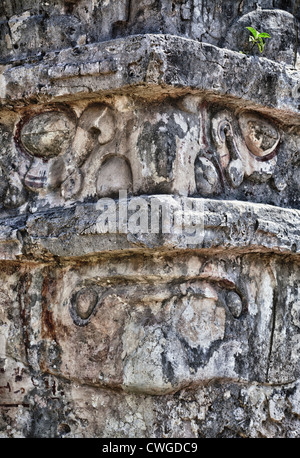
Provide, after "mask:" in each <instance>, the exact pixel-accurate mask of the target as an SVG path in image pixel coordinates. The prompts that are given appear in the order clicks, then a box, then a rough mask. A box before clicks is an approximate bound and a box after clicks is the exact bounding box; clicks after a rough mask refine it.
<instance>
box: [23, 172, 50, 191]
mask: <svg viewBox="0 0 300 458" xmlns="http://www.w3.org/2000/svg"><path fill="white" fill-rule="evenodd" d="M46 183H47V177H46V176H40V177H35V176H33V175H27V176H26V177H25V185H26V186H28V187H29V188H34V189H42V188H44V187H45V185H46Z"/></svg>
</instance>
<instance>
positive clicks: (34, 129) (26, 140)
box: [20, 111, 75, 158]
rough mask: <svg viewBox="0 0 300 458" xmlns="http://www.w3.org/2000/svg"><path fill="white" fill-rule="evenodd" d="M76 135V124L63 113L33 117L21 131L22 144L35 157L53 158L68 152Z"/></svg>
mask: <svg viewBox="0 0 300 458" xmlns="http://www.w3.org/2000/svg"><path fill="white" fill-rule="evenodd" d="M74 134H75V124H74V122H73V121H72V120H71V119H70V118H69V117H68V116H67V115H66V114H65V113H62V112H58V111H57V112H56V111H51V112H45V113H41V114H38V115H36V116H33V117H32V118H31V119H30V120H29V121H27V122H26V123H25V124H24V125H23V127H22V130H21V136H20V140H21V144H22V146H23V147H24V148H25V150H26V151H27V152H28V153H30V154H31V155H33V156H36V157H44V158H51V157H54V156H58V155H59V154H63V153H65V152H66V151H67V149H68V147H69V145H70V143H71V139H72V137H73V136H74Z"/></svg>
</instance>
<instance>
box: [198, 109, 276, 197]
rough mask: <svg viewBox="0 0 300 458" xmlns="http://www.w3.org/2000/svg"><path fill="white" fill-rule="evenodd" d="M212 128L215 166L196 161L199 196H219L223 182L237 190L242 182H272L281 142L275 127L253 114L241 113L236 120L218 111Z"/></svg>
mask: <svg viewBox="0 0 300 458" xmlns="http://www.w3.org/2000/svg"><path fill="white" fill-rule="evenodd" d="M211 127H212V137H213V140H214V143H215V145H216V148H217V154H218V157H217V159H216V158H214V160H215V161H216V160H217V162H218V165H217V166H216V165H214V164H213V163H212V161H211V160H210V159H209V158H207V157H205V158H204V157H201V156H199V157H198V158H197V160H196V163H195V176H196V182H197V189H198V192H199V193H201V194H202V195H213V194H218V193H220V192H221V187H220V186H219V183H224V181H225V180H226V179H227V180H228V183H229V185H230V186H231V187H233V188H238V187H239V186H240V185H241V184H242V182H243V181H244V179H245V178H251V180H252V181H256V182H258V183H262V182H265V181H267V180H269V179H270V178H271V176H272V174H273V173H274V171H275V167H276V163H277V159H276V154H277V147H278V144H279V142H280V134H279V131H278V129H276V127H275V126H273V125H272V124H271V123H270V122H269V121H267V120H265V119H264V118H263V117H261V116H259V115H257V114H254V113H243V114H241V115H240V116H239V119H238V120H237V119H235V118H234V117H233V114H232V113H231V112H230V111H220V112H218V113H217V114H216V115H215V116H214V117H213V118H212V122H211ZM217 176H218V177H219V179H218V178H217Z"/></svg>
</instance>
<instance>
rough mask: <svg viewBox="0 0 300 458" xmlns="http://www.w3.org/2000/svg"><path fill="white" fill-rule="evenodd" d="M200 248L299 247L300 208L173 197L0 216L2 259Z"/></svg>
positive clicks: (290, 251) (295, 250) (286, 251)
mask: <svg viewBox="0 0 300 458" xmlns="http://www.w3.org/2000/svg"><path fill="white" fill-rule="evenodd" d="M174 250H177V251H182V250H197V251H199V250H200V251H201V252H205V251H207V250H209V252H210V253H213V252H220V251H221V252H222V251H225V250H231V251H233V252H235V253H250V252H258V253H259V252H262V253H277V254H282V255H298V254H299V253H300V210H293V209H283V208H279V207H273V206H271V205H264V204H256V203H248V202H240V201H222V200H220V201H218V200H211V199H200V198H198V199H197V198H186V197H178V196H171V195H155V196H139V197H131V198H129V199H126V200H124V201H122V200H113V199H100V200H99V201H98V202H95V203H78V204H77V205H72V206H70V207H68V208H62V207H60V208H53V209H48V210H44V211H38V212H36V213H34V214H28V215H22V216H19V217H15V218H6V219H2V220H0V259H2V260H10V261H22V260H24V261H28V260H37V261H45V262H47V261H51V260H53V258H55V257H60V258H81V257H88V256H94V255H104V254H107V253H115V254H116V253H122V252H123V253H126V252H133V253H134V252H149V251H162V252H168V251H174Z"/></svg>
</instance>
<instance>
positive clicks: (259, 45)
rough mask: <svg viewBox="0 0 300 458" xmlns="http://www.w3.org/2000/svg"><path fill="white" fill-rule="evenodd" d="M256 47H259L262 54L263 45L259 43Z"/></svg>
mask: <svg viewBox="0 0 300 458" xmlns="http://www.w3.org/2000/svg"><path fill="white" fill-rule="evenodd" d="M257 45H258V47H259V50H260V52H263V50H264V45H263V44H261V43H257Z"/></svg>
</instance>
